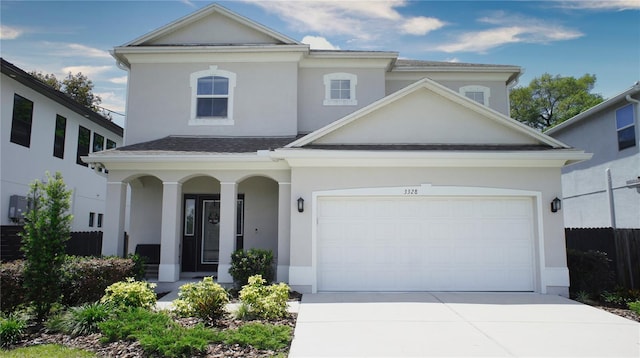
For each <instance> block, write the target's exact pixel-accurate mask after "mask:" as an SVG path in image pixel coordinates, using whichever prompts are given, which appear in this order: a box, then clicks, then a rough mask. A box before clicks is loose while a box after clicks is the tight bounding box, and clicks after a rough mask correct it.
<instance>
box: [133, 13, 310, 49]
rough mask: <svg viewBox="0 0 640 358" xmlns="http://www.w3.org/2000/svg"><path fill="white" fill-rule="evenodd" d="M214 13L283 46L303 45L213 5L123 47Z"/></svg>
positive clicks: (162, 34)
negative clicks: (270, 38)
mask: <svg viewBox="0 0 640 358" xmlns="http://www.w3.org/2000/svg"><path fill="white" fill-rule="evenodd" d="M213 13H217V14H220V15H222V16H225V17H227V18H229V19H232V20H234V21H236V22H239V23H241V24H243V25H245V26H247V27H249V28H252V29H254V30H256V31H258V32H260V33H262V34H265V35H267V36H269V37H272V38H273V39H275V40H277V41H279V42H281V43H282V44H285V45H301V43H300V42H298V41H296V40H294V39H292V38H290V37H288V36H285V35H283V34H281V33H279V32H277V31H275V30H272V29H270V28H268V27H266V26H263V25H261V24H259V23H257V22H255V21H253V20H250V19H248V18H246V17H244V16H241V15H238V14H236V13H234V12H232V11H230V10H228V9H226V8H224V7H222V6H220V5H218V4H215V3H214V4H211V5H208V6H205V7H203V8H202V9H200V10H198V11H196V12H193V13H191V14H189V15H187V16H184V17H182V18H180V19H178V20H176V21H173V22H171V23H169V24H167V25H165V26H162V27H160V28H158V29H156V30H153V31H151V32H149V33H147V34H145V35H142V36H140V37H138V38H136V39H135V40H132V41H129V42H127V43H126V44H124V45H122V46H121V47H130V46H142V45H144V44H146V43H149V42H152V41H153V40H154V39H158V38H160V37H162V36H165V35H167V34H169V33H172V32H175V31H177V30H179V29H182V28H185V27H187V26H189V25H190V24H193V23H194V22H196V21H198V20H200V19H203V18H205V17H207V16H209V15H211V14H213Z"/></svg>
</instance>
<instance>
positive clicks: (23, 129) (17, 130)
mask: <svg viewBox="0 0 640 358" xmlns="http://www.w3.org/2000/svg"><path fill="white" fill-rule="evenodd" d="M32 121H33V102H31V101H29V100H28V99H26V98H24V97H22V96H20V95H18V94H14V95H13V119H12V121H11V143H15V144H19V145H21V146H24V147H27V148H29V146H30V145H31V122H32Z"/></svg>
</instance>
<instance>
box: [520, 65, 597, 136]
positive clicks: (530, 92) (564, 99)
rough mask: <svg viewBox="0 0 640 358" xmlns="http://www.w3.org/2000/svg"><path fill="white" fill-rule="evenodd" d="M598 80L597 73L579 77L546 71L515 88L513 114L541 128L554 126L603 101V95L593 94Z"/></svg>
mask: <svg viewBox="0 0 640 358" xmlns="http://www.w3.org/2000/svg"><path fill="white" fill-rule="evenodd" d="M595 83H596V76H595V75H590V74H585V75H584V76H582V77H580V78H575V77H561V76H560V75H556V76H552V75H550V74H548V73H545V74H543V75H542V76H540V77H536V78H534V79H533V80H531V82H530V83H529V86H527V87H518V88H514V89H513V90H512V91H511V94H510V102H511V103H510V104H511V117H513V118H514V119H516V120H518V121H520V122H523V123H525V124H527V125H529V126H531V127H533V128H536V129H539V130H546V129H548V128H551V127H553V126H555V125H557V124H560V123H562V122H564V121H566V120H567V119H569V118H571V117H573V116H575V115H577V114H578V113H580V112H583V111H585V110H587V109H589V108H591V107H593V106H595V105H597V104H598V103H600V102H602V101H603V98H602V96H601V95H599V94H595V93H591V91H592V90H593V87H594V85H595Z"/></svg>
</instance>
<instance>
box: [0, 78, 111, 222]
mask: <svg viewBox="0 0 640 358" xmlns="http://www.w3.org/2000/svg"><path fill="white" fill-rule="evenodd" d="M1 87H2V89H1V91H2V92H1V96H0V97H1V99H2V105H1V107H0V116H1V118H2V124H1V127H0V133H1V135H2V144H1V149H0V151H1V158H2V159H1V162H2V163H1V167H2V168H1V170H0V173H1V175H0V176H1V185H0V187H1V188H0V192H1V194H0V217H1V219H0V222H1V224H2V225H10V224H11V223H10V220H9V218H8V209H9V200H10V197H11V195H21V196H26V195H27V193H28V192H29V184H30V183H31V182H32V181H33V180H35V179H40V180H43V179H45V172H47V171H48V172H50V173H51V174H54V173H55V172H56V171H59V172H61V173H62V176H63V178H64V181H65V183H66V185H67V188H68V189H71V190H73V194H72V198H71V200H72V203H71V213H72V214H73V215H74V220H73V223H72V228H71V229H72V231H89V230H101V228H98V227H97V220H98V219H97V217H98V215H97V214H98V213H102V214H104V213H105V194H106V183H107V180H106V176H104V175H101V174H97V173H96V172H94V171H93V170H92V169H91V168H88V167H85V166H81V165H79V164H76V154H77V148H78V128H79V126H80V125H82V126H83V127H85V128H87V129H89V130H90V131H91V141H93V133H94V132H97V133H98V134H100V135H102V136H103V137H104V138H105V145H106V140H107V139H110V140H112V141H115V142H116V145H117V146H120V145H122V138H121V137H119V136H118V135H117V134H115V133H113V132H111V131H109V130H107V129H104V128H103V127H101V126H99V125H98V124H96V123H94V122H91V121H89V120H88V119H86V118H84V117H83V116H81V115H79V114H78V113H76V112H74V111H72V110H70V109H68V108H66V107H65V106H62V105H60V104H58V103H57V102H54V101H52V100H50V99H49V98H47V97H45V96H44V95H42V94H40V93H38V92H36V91H34V90H32V89H31V88H29V87H26V86H24V85H22V84H20V83H18V82H16V81H15V80H13V79H11V78H9V77H7V76H5V75H4V74H3V75H2V86H1ZM14 94H18V95H20V96H22V97H24V98H26V99H28V100H30V101H32V102H33V119H32V125H31V143H30V146H29V148H27V147H24V146H21V145H18V144H15V143H11V141H10V139H11V122H12V118H13V98H14ZM56 115H61V116H63V117H65V118H66V119H67V123H66V133H65V141H64V144H65V145H64V158H63V159H60V158H57V157H54V156H53V142H54V131H55V125H56ZM92 146H93V144H92V143H91V146H90V148H92ZM90 212H94V213H96V217H95V221H94V226H93V227H89V213H90ZM106 219H107V218H106V216H105V218H104V219H103V220H106Z"/></svg>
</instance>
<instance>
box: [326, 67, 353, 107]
mask: <svg viewBox="0 0 640 358" xmlns="http://www.w3.org/2000/svg"><path fill="white" fill-rule="evenodd" d="M357 84H358V77H357V76H356V75H353V74H350V73H330V74H327V75H324V102H323V104H324V105H325V106H355V105H357V104H358V101H357V99H356V85H357Z"/></svg>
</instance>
